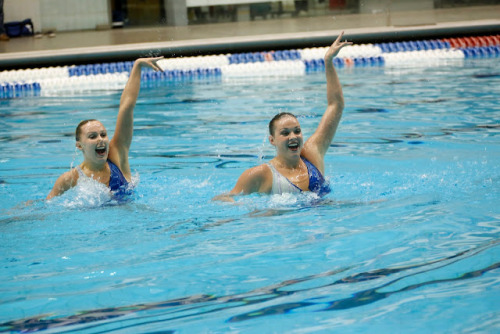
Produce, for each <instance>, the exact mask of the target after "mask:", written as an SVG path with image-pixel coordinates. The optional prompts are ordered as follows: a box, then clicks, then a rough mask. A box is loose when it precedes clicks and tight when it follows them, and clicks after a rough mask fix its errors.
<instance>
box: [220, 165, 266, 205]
mask: <svg viewBox="0 0 500 334" xmlns="http://www.w3.org/2000/svg"><path fill="white" fill-rule="evenodd" d="M272 182H273V179H272V172H271V170H270V169H269V167H267V166H266V165H260V166H256V167H253V168H250V169H247V170H246V171H244V172H243V173H242V174H241V176H240V177H239V179H238V181H237V182H236V185H235V186H234V188H233V189H232V190H231V191H230V192H229V193H226V194H222V195H218V196H215V197H214V198H213V199H212V200H217V201H225V202H233V201H234V199H233V197H234V196H237V195H248V194H252V193H269V192H270V191H271V187H272Z"/></svg>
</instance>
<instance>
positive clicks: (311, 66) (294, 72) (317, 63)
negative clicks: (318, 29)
mask: <svg viewBox="0 0 500 334" xmlns="http://www.w3.org/2000/svg"><path fill="white" fill-rule="evenodd" d="M327 49H328V47H317V48H305V49H293V50H283V51H266V52H249V53H238V54H224V55H210V56H197V57H178V58H168V59H163V60H161V61H160V62H159V65H160V66H161V67H162V68H163V69H164V72H153V71H150V70H145V71H143V73H142V80H144V81H150V82H154V81H158V80H173V79H190V78H199V77H207V78H209V77H214V78H218V77H221V78H223V79H231V78H241V77H276V76H300V75H305V74H307V73H309V72H317V71H323V70H324V60H323V56H324V54H325V52H326V50H327ZM499 56H500V35H492V36H482V37H463V38H451V39H442V40H424V41H408V42H396V43H379V44H361V45H351V46H346V47H344V48H343V49H342V50H341V51H340V53H339V55H338V56H337V57H336V58H335V59H334V62H335V65H336V66H338V67H342V66H354V67H357V66H385V67H396V68H397V67H433V66H442V65H446V64H450V63H455V64H456V63H457V62H461V61H463V60H464V59H468V58H493V57H499ZM132 65H133V62H130V61H129V62H114V63H102V64H88V65H73V66H58V67H46V68H35V69H22V70H11V71H2V72H0V98H13V97H23V96H29V95H46V94H47V95H51V94H59V93H65V92H70V91H72V92H79V91H92V90H121V89H122V88H123V87H124V85H125V83H126V82H127V79H128V75H129V73H130V70H131V68H132Z"/></svg>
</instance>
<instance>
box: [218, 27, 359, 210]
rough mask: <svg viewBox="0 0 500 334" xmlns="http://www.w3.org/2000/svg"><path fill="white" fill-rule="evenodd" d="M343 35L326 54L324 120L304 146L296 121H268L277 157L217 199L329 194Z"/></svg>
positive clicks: (284, 117) (286, 117) (280, 117)
mask: <svg viewBox="0 0 500 334" xmlns="http://www.w3.org/2000/svg"><path fill="white" fill-rule="evenodd" d="M342 36H343V33H341V34H340V35H339V36H338V37H337V39H336V40H335V42H333V44H332V45H331V46H330V48H329V49H328V51H327V52H326V54H325V57H324V60H325V71H326V97H327V107H326V111H325V113H324V114H323V117H322V118H321V121H320V123H319V125H318V127H317V129H316V131H315V132H314V134H313V135H312V136H311V137H309V139H308V140H307V141H306V142H305V143H304V138H303V135H302V130H301V128H300V124H299V121H298V120H297V118H296V117H295V116H294V115H293V114H291V113H287V112H283V113H279V114H277V115H276V116H274V118H273V119H272V120H271V121H270V122H269V142H270V143H271V144H272V145H273V146H274V147H275V148H276V156H275V157H274V158H273V159H272V160H271V161H269V162H268V163H265V164H262V165H260V166H256V167H253V168H250V169H248V170H246V171H245V172H243V174H242V175H241V176H240V177H239V179H238V181H237V182H236V185H235V186H234V188H233V189H232V190H231V191H230V192H229V193H227V194H222V195H219V196H216V197H214V199H215V200H221V201H233V200H234V198H233V197H234V196H237V195H246V194H251V193H264V194H282V193H299V192H302V191H312V192H314V193H317V194H318V195H320V196H322V195H324V194H326V193H328V192H329V191H330V188H329V185H328V184H327V182H325V179H324V177H323V175H324V172H325V162H324V157H325V154H326V152H327V150H328V148H329V147H330V144H331V142H332V140H333V137H334V135H335V132H336V130H337V127H338V125H339V122H340V118H341V116H342V111H343V108H344V97H343V93H342V86H341V84H340V81H339V79H338V76H337V73H336V71H335V68H334V66H333V61H332V60H333V58H334V57H335V56H336V55H337V54H338V53H339V51H340V50H341V49H342V48H343V47H344V46H346V45H351V44H352V42H347V41H345V42H342V41H341V40H342Z"/></svg>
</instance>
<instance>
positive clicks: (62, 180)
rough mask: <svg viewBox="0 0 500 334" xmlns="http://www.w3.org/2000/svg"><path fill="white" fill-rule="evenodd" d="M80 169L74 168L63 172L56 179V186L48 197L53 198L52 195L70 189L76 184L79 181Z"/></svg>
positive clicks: (57, 194)
mask: <svg viewBox="0 0 500 334" xmlns="http://www.w3.org/2000/svg"><path fill="white" fill-rule="evenodd" d="M78 177H79V174H78V170H77V169H76V168H72V169H71V170H69V171H67V172H65V173H62V174H61V175H60V176H59V177H58V178H57V180H56V182H55V184H54V187H53V188H52V190H51V192H50V193H49V195H48V196H47V198H46V199H51V198H52V197H55V196H59V195H61V194H62V193H64V192H65V191H67V190H69V189H70V188H73V187H74V186H76V183H77V182H78Z"/></svg>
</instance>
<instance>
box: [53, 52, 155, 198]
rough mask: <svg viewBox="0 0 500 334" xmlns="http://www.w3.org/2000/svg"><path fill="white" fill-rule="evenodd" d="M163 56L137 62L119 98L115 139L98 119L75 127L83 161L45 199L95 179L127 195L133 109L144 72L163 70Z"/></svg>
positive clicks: (111, 189)
mask: <svg viewBox="0 0 500 334" xmlns="http://www.w3.org/2000/svg"><path fill="white" fill-rule="evenodd" d="M160 59H163V57H157V58H139V59H137V60H136V61H135V62H134V65H133V67H132V70H131V71H130V76H129V78H128V81H127V84H126V85H125V88H124V89H123V92H122V95H121V98H120V107H119V110H118V116H117V119H116V128H115V133H114V136H113V138H112V139H111V140H109V137H108V133H107V131H106V128H105V127H104V125H103V124H102V123H101V122H99V121H98V120H95V119H89V120H84V121H81V122H80V124H78V127H77V128H76V132H75V137H76V147H77V148H78V149H79V150H80V151H82V153H83V158H84V160H83V162H82V163H81V164H80V165H78V166H77V167H76V168H73V169H71V170H70V171H68V172H66V173H64V174H62V175H61V176H59V178H58V179H57V180H56V183H55V184H54V187H53V188H52V190H51V192H50V193H49V194H48V195H47V198H46V199H51V198H53V197H55V196H59V195H61V194H63V193H64V192H65V191H67V190H69V189H70V188H72V187H74V186H76V184H77V182H78V179H79V178H80V177H85V178H92V179H94V180H96V181H98V182H100V183H103V184H105V185H106V186H108V187H109V189H110V191H111V192H112V193H113V194H114V195H120V194H122V193H124V192H126V190H127V188H128V184H129V182H130V181H131V178H132V173H131V170H130V165H129V161H128V153H129V149H130V144H131V143H132V135H133V128H134V124H133V123H134V107H135V103H136V101H137V97H138V96H139V90H140V87H141V69H142V68H143V67H150V68H152V69H154V70H155V71H161V70H162V69H161V68H160V67H159V66H158V64H157V62H158V61H159V60H160Z"/></svg>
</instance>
